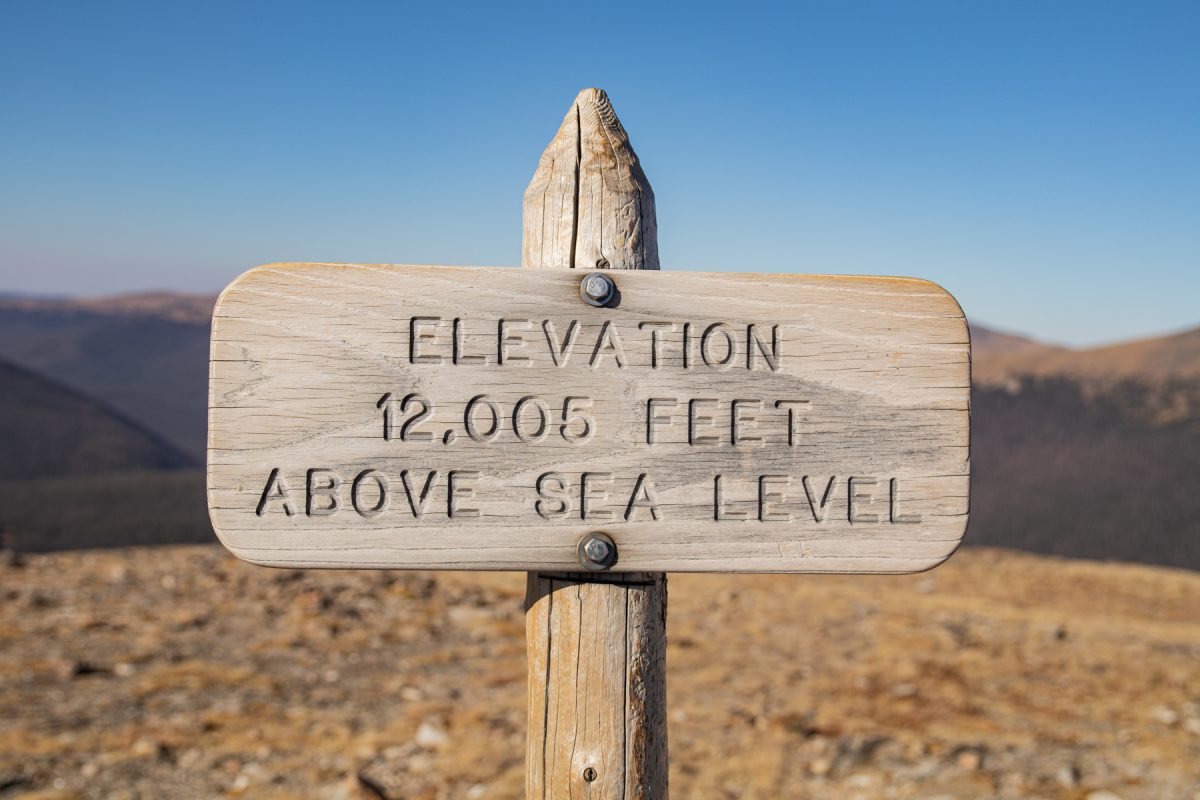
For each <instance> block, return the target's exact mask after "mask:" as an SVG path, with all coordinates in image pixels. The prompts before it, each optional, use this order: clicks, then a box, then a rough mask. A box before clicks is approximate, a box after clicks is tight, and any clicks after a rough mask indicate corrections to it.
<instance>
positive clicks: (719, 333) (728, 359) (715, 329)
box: [700, 322, 737, 369]
mask: <svg viewBox="0 0 1200 800" xmlns="http://www.w3.org/2000/svg"><path fill="white" fill-rule="evenodd" d="M718 338H724V339H725V355H723V356H722V357H721V358H717V353H719V352H720V349H721V347H720V345H717V346H715V347H714V345H713V342H714V341H716V340H717V339H718ZM714 350H715V352H714ZM700 357H701V358H703V359H704V363H705V364H707V365H708V366H710V367H718V368H720V369H729V367H731V366H732V365H733V360H734V359H735V358H737V339H735V338H734V336H733V333H731V332H730V330H729V326H728V325H726V324H725V323H724V322H714V323H713V324H712V325H709V326H708V327H707V328H705V329H704V335H703V336H701V337H700Z"/></svg>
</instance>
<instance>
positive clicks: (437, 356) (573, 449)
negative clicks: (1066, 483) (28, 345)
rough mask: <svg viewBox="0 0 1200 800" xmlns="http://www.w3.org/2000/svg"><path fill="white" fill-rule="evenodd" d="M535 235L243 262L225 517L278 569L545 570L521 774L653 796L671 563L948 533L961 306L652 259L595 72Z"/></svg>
mask: <svg viewBox="0 0 1200 800" xmlns="http://www.w3.org/2000/svg"><path fill="white" fill-rule="evenodd" d="M524 230H525V233H524V244H523V253H522V261H523V266H524V267H525V269H524V270H512V269H497V268H491V269H470V268H450V267H417V266H369V265H355V264H276V265H270V266H266V267H259V268H257V269H254V270H251V271H250V272H247V273H246V274H244V275H242V276H241V277H240V278H238V279H237V280H236V281H234V283H232V284H231V285H230V286H229V287H228V288H227V289H226V290H225V292H223V293H222V295H221V298H220V299H219V301H218V303H217V307H216V310H215V312H214V318H213V334H212V337H213V338H212V363H211V385H210V411H209V452H208V461H209V464H208V495H209V509H210V515H211V517H212V521H213V525H214V528H215V529H216V531H217V534H218V536H219V537H220V538H221V540H222V542H223V543H224V544H225V545H226V546H227V547H228V548H229V549H230V550H231V551H233V552H234V553H235V554H237V555H238V556H240V557H242V558H245V559H247V560H249V561H252V562H255V563H259V564H266V565H273V566H290V567H356V568H409V569H490V570H497V569H507V570H521V571H526V572H528V573H529V577H528V590H527V598H526V609H527V617H526V619H527V624H526V634H527V641H528V645H529V687H530V693H529V739H528V749H527V781H526V789H527V795H528V796H529V797H531V798H552V797H553V798H557V797H563V796H586V797H592V798H634V797H642V798H665V797H666V794H667V736H666V714H665V675H664V667H665V617H666V576H665V573H666V572H668V571H716V572H858V573H897V572H912V571H917V570H922V569H928V568H930V567H932V566H935V565H936V564H938V563H940V562H941V561H942V560H944V559H945V558H947V557H948V556H949V555H950V554H951V553H952V552H953V551H954V549H955V548H956V547H957V546H958V543H959V542H960V541H961V539H962V536H963V533H964V532H965V528H966V520H967V511H968V488H969V465H970V452H969V433H968V427H969V398H970V343H969V337H968V333H967V327H966V320H965V319H964V318H963V314H962V310H961V309H960V308H959V306H958V304H957V303H956V302H955V301H954V299H953V298H952V297H951V296H950V295H949V294H947V293H946V292H945V291H944V290H943V289H941V288H940V287H938V286H936V285H934V284H931V283H928V282H927V281H921V280H915V279H909V278H873V277H839V276H814V275H762V274H752V273H745V272H730V273H694V272H676V273H670V272H666V273H664V272H659V271H658V266H659V264H658V249H657V229H656V224H655V215H654V196H653V193H652V191H651V189H650V185H649V183H648V181H647V180H646V177H645V175H644V173H643V172H642V170H641V167H640V165H639V164H638V161H637V158H636V156H635V155H634V153H633V150H632V148H631V147H630V145H629V140H628V137H627V136H626V134H625V131H624V130H623V128H622V127H621V124H620V122H619V121H618V120H617V117H616V115H615V114H614V113H613V110H612V107H611V105H610V104H609V102H608V98H607V97H606V96H605V95H604V93H603V92H601V91H599V90H595V89H588V90H585V91H583V92H581V93H580V95H579V96H578V97H577V98H576V100H575V102H574V104H573V105H572V107H571V109H570V110H569V111H568V113H567V116H566V118H565V119H564V121H563V125H562V127H561V128H560V129H559V131H558V134H557V135H556V136H555V138H554V140H553V141H552V142H551V144H550V146H549V147H547V148H546V151H545V153H544V155H543V156H542V159H541V162H540V163H539V165H538V169H537V172H536V173H535V175H534V178H533V181H532V182H531V183H530V186H529V188H528V189H527V191H526V193H525V203H524ZM734 266H738V267H741V266H744V265H734Z"/></svg>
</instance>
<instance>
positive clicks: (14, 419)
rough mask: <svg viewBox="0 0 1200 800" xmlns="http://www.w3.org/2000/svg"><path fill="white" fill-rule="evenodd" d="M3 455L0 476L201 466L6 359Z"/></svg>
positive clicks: (1, 394)
mask: <svg viewBox="0 0 1200 800" xmlns="http://www.w3.org/2000/svg"><path fill="white" fill-rule="evenodd" d="M0 453H2V454H3V458H0V480H17V479H21V480H23V479H32V478H43V477H62V476H73V475H81V474H87V473H99V472H112V471H116V470H134V469H137V470H147V469H177V468H180V467H188V466H193V467H194V466H196V462H195V460H194V459H193V458H191V457H190V456H188V455H187V454H185V453H183V452H182V451H180V450H178V449H177V448H175V447H173V446H171V445H170V444H168V443H167V442H166V441H164V440H163V439H162V438H161V437H159V436H158V435H156V434H154V433H152V432H150V431H148V430H146V429H145V428H143V427H142V426H140V425H139V424H138V423H136V422H134V421H132V420H130V419H127V418H125V417H123V416H121V415H120V414H118V413H116V412H114V411H112V410H110V409H108V408H106V407H105V406H104V405H103V404H101V403H98V402H96V401H95V400H92V399H91V398H89V397H86V396H84V395H83V394H81V393H79V392H77V391H75V390H74V389H70V388H68V387H66V386H63V385H61V384H59V383H56V382H54V381H52V380H48V379H46V378H44V377H42V376H40V375H37V374H35V373H33V372H30V371H29V370H27V369H24V368H23V367H19V366H17V365H15V364H11V363H8V362H6V361H0ZM2 513H3V510H2V509H0V514H2Z"/></svg>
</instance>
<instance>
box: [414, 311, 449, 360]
mask: <svg viewBox="0 0 1200 800" xmlns="http://www.w3.org/2000/svg"><path fill="white" fill-rule="evenodd" d="M441 322H442V318H441V317H413V318H412V319H410V320H409V321H408V360H409V363H412V364H440V363H442V357H441V356H435V355H430V354H428V353H421V352H419V351H420V348H421V345H422V344H427V343H433V342H436V341H437V333H436V332H430V331H428V330H421V328H422V327H423V326H425V325H432V326H433V327H435V328H436V327H437V326H438V325H440V324H441Z"/></svg>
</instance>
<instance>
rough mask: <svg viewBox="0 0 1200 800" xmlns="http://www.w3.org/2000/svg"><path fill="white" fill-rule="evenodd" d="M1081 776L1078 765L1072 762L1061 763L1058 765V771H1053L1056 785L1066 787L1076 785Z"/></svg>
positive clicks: (1071, 787) (1069, 787)
mask: <svg viewBox="0 0 1200 800" xmlns="http://www.w3.org/2000/svg"><path fill="white" fill-rule="evenodd" d="M1081 777H1082V776H1081V775H1080V773H1079V767H1077V766H1075V765H1074V764H1063V765H1062V766H1061V767H1059V769H1058V772H1056V773H1054V779H1055V780H1056V781H1058V785H1059V786H1062V787H1065V788H1067V789H1073V788H1074V787H1076V786H1078V785H1079V779H1080V778H1081Z"/></svg>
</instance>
